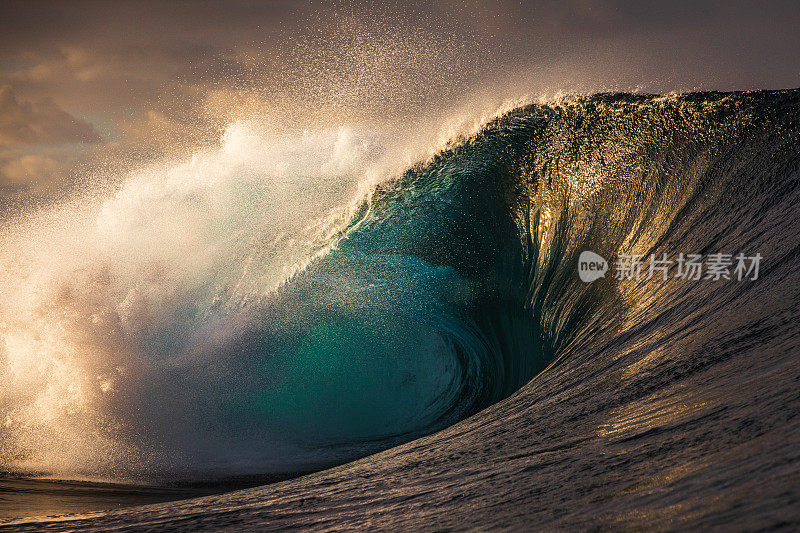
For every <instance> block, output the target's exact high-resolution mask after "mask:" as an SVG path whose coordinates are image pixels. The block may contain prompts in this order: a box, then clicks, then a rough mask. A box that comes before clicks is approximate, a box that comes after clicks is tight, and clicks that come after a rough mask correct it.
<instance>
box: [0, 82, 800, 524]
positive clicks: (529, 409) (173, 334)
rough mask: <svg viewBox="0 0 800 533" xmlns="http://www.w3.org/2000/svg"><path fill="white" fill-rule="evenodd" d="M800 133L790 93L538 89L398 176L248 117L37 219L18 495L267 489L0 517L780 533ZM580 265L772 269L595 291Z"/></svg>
mask: <svg viewBox="0 0 800 533" xmlns="http://www.w3.org/2000/svg"><path fill="white" fill-rule="evenodd" d="M799 146H800V90H788V91H757V92H746V93H688V94H682V95H671V96H653V95H631V94H598V95H594V96H575V97H564V98H559V99H556V100H552V101H546V102H538V103H532V104H528V105H524V106H521V107H517V108H515V109H512V110H509V111H507V112H503V113H501V114H500V115H499V116H497V117H496V118H494V119H492V120H489V121H488V122H486V123H485V124H483V125H482V126H481V127H480V128H479V129H478V130H477V131H476V132H472V133H468V134H465V135H461V136H456V137H454V138H452V139H450V141H449V142H448V143H446V144H444V145H443V146H442V147H441V149H437V150H436V151H435V152H434V153H433V154H432V155H430V156H428V155H424V156H423V155H417V159H416V161H413V160H412V162H411V163H409V164H407V163H406V162H407V159H404V158H403V157H400V156H399V155H398V153H396V152H394V151H393V148H392V147H390V146H387V145H386V144H385V143H384V142H383V141H382V138H381V137H380V135H375V134H373V133H372V132H360V131H358V130H357V129H349V128H336V129H329V130H321V131H317V132H311V131H306V132H301V133H299V134H296V135H281V136H270V135H267V134H264V133H263V132H259V131H258V129H257V128H256V127H255V126H253V125H250V124H247V123H244V122H242V123H237V124H234V125H232V126H231V127H229V128H228V130H227V131H226V133H225V135H224V136H223V140H222V142H221V144H220V146H219V147H216V148H211V149H208V150H205V151H201V152H198V153H196V154H194V155H193V156H191V157H190V158H188V159H183V160H177V161H164V162H160V163H157V164H153V165H151V166H148V167H146V168H143V169H140V170H137V171H135V172H133V173H131V174H130V175H129V176H128V177H127V178H126V179H125V180H124V181H123V182H122V183H121V184H120V185H119V186H117V187H114V188H112V189H111V190H109V191H107V192H103V193H102V194H98V193H96V192H95V193H93V194H86V195H77V196H76V197H74V198H72V199H70V200H68V201H64V202H61V203H59V204H58V205H56V206H53V207H48V208H44V209H41V210H38V211H36V212H33V213H29V214H26V215H20V216H19V217H16V218H15V219H14V220H13V221H10V222H6V223H5V224H4V225H3V227H2V230H3V231H2V234H0V282H1V283H0V382H2V383H3V387H2V389H0V473H2V474H1V476H2V477H0V481H3V480H5V481H4V482H5V483H6V484H7V485H6V487H7V488H6V494H12V496H10V498H11V499H12V500H13V497H14V496H13V493H14V491H17V492H20V491H22V490H23V489H22V488H20V487H21V485H18V484H17V485H15V484H14V483H21V482H23V481H24V482H25V483H35V482H37V480H41V479H42V478H47V479H55V480H83V481H91V482H92V483H89V484H87V485H86V487H88V488H87V489H86V490H88V491H89V492H90V493H91V491H92V490H96V489H97V487H102V486H106V487H107V485H103V483H104V482H105V483H114V484H115V485H114V487H127V489H125V490H132V489H131V487H141V489H137V490H142V491H145V492H146V491H148V490H150V491H151V493H150V494H151V496H152V495H153V493H154V491H168V490H170V489H171V487H174V486H176V485H180V486H181V487H193V486H198V484H205V486H207V485H208V484H209V483H211V484H213V483H217V484H223V485H217V486H218V487H220V486H226V487H229V486H233V485H231V484H236V483H242V480H247V484H249V485H258V484H259V483H260V485H259V486H254V487H253V486H251V487H248V488H244V489H240V490H226V491H221V490H219V489H218V490H216V491H212V492H218V493H216V494H212V495H206V496H202V497H194V498H189V499H183V500H179V501H167V502H160V503H155V504H150V505H146V506H138V507H127V508H118V509H111V507H114V506H111V505H109V506H108V509H110V510H108V509H104V510H98V509H100V508H99V507H98V508H96V509H92V508H91V507H90V506H89V507H82V508H78V507H76V508H74V509H69V508H68V506H62V507H60V509H61V512H67V511H70V510H72V511H75V512H76V513H77V514H72V515H66V516H59V517H50V518H48V517H44V516H34V515H33V514H32V513H30V512H22V511H17V513H16V515H15V514H14V513H13V512H9V513H8V516H7V518H3V517H2V511H0V528H3V527H8V528H14V529H18V530H26V529H28V530H37V531H38V530H77V531H106V530H111V529H113V530H128V529H130V530H133V529H140V528H149V529H153V530H170V529H176V528H193V529H215V530H216V529H226V528H227V529H231V530H241V529H243V528H258V529H267V530H268V529H285V528H304V529H323V530H324V529H331V528H337V529H338V528H361V529H364V528H369V529H419V528H426V529H450V528H455V529H470V528H478V529H521V528H537V529H576V528H579V529H587V528H599V529H643V528H644V529H654V530H661V529H663V530H669V529H675V528H682V529H688V528H692V529H694V528H724V527H730V526H731V524H735V525H736V526H737V527H741V528H744V529H760V528H775V529H795V528H797V527H798V526H800V511H798V509H800V501H798V500H800V490H798V478H797V473H798V467H799V466H800V446H798V444H800V422H799V421H798V417H797V413H800V389H799V388H798V384H799V383H800V361H799V360H798V359H797V351H798V345H799V341H798V339H799V337H800V330H799V329H798V327H797V325H796V324H797V316H798V311H799V309H798V306H800V291H799V290H798V287H800V284H799V283H798V282H800V267H798V265H797V261H798V259H799V258H800V237H798V234H797V231H796V228H798V223H799V222H800V211H798V210H797V209H796V205H797V202H798V200H800V198H798V180H799V178H800V151H798V147H799ZM387 176H388V178H387ZM585 250H592V251H593V252H596V253H597V254H599V255H600V256H602V257H604V258H606V259H608V260H609V261H612V262H613V260H614V259H616V258H619V257H624V256H629V255H642V256H650V255H654V256H658V257H661V256H662V255H663V254H667V255H668V256H670V257H677V256H678V255H679V254H681V253H683V254H702V255H704V256H707V255H709V254H715V253H727V254H738V253H745V254H747V255H754V254H756V253H758V254H760V255H761V256H762V257H763V260H762V264H761V267H760V272H759V276H758V278H757V279H753V280H745V281H738V280H735V279H732V280H725V279H722V280H717V281H712V280H708V279H701V280H685V279H675V278H669V279H663V278H662V277H660V276H653V277H647V276H642V277H640V278H639V279H616V278H615V277H614V276H611V275H608V276H606V277H603V278H600V279H598V280H596V281H593V282H591V283H585V282H583V281H581V279H580V278H579V276H578V257H579V255H580V254H581V252H582V251H585ZM274 479H284V480H283V481H280V482H275V483H270V484H263V483H264V482H266V481H271V480H274ZM224 484H227V485H224ZM15 487H16V488H15ZM30 487H31V486H30V485H26V486H25V489H24V490H36V489H35V487H36V485H34V489H31V488H30ZM178 497H186V494H183V493H182V495H176V494H172V495H170V494H166V496H165V497H163V498H159V497H156V496H154V497H153V501H156V500H158V499H164V500H168V499H171V498H173V499H174V498H178ZM142 503H145V502H142ZM56 507H57V506H56ZM0 509H2V507H0ZM43 514H60V513H54V512H53V510H50V511H48V510H44V511H43Z"/></svg>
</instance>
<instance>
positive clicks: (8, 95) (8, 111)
mask: <svg viewBox="0 0 800 533" xmlns="http://www.w3.org/2000/svg"><path fill="white" fill-rule="evenodd" d="M100 140H101V139H100V135H99V134H98V133H97V131H96V130H95V129H94V127H93V126H92V125H91V124H89V123H88V122H85V121H83V120H80V119H78V118H75V117H73V116H72V115H70V114H69V113H67V112H66V111H64V110H63V109H61V108H60V107H59V106H58V105H56V104H55V103H54V102H52V101H51V100H43V101H39V102H26V101H23V100H20V99H19V98H17V96H16V94H15V93H14V91H13V89H12V88H11V86H9V85H3V86H0V145H33V144H62V143H97V142H99V141H100Z"/></svg>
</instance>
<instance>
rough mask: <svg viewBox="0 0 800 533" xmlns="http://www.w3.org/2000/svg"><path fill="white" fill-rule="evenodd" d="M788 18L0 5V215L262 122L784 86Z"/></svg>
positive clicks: (615, 7)
mask: <svg viewBox="0 0 800 533" xmlns="http://www.w3.org/2000/svg"><path fill="white" fill-rule="evenodd" d="M798 52H800V9H798V8H797V4H796V3H795V2H790V1H786V2H769V1H768V2H737V1H732V2H728V1H718V2H713V1H699V2H667V1H658V2H646V1H645V2H636V1H626V0H608V1H603V0H581V1H574V2H538V1H536V2H519V1H516V2H512V1H501V0H496V1H461V2H456V1H445V2H437V1H435V0H428V1H420V2H393V1H387V2H376V3H366V2H353V1H350V2H294V1H272V2H269V1H267V2H256V1H250V0H226V1H224V2H209V1H198V2H184V1H174V2H148V1H142V0H139V1H135V2H112V1H107V2H88V1H79V0H78V1H72V2H57V1H52V2H41V1H35V0H25V1H15V0H4V1H3V2H2V3H1V4H0V215H1V214H2V212H3V210H5V209H10V206H18V205H23V204H25V205H27V204H29V203H36V202H40V201H43V199H47V198H52V197H55V196H57V195H59V194H63V193H64V191H68V190H70V189H72V188H74V187H76V186H78V185H77V184H80V183H84V182H85V179H86V176H87V175H90V174H98V173H105V174H115V173H116V174H119V173H120V172H121V171H122V170H124V169H125V168H130V167H133V166H136V165H141V164H143V163H144V162H147V161H150V160H153V159H157V158H162V157H167V156H171V155H175V154H182V153H190V152H191V151H192V150H196V149H197V148H198V147H202V146H207V145H211V144H213V143H215V142H218V140H219V138H220V134H221V132H222V131H224V129H225V127H226V125H228V124H230V123H231V122H233V121H235V120H238V119H242V118H243V117H253V116H258V117H262V120H263V121H265V122H267V123H269V124H271V126H272V127H274V128H278V129H284V130H289V131H291V130H303V129H309V128H311V129H313V128H324V127H335V126H337V125H343V124H357V125H362V126H365V127H381V126H386V125H387V124H388V125H392V126H393V127H394V128H395V130H396V131H399V132H402V131H408V129H409V128H416V127H419V125H420V124H421V123H422V122H424V121H426V120H427V121H431V120H436V117H439V116H442V115H443V114H446V113H448V112H451V111H453V110H456V109H460V110H462V111H463V110H467V112H468V111H469V110H470V109H475V110H477V109H479V108H481V106H486V105H489V104H492V105H494V104H495V103H499V102H501V101H503V100H506V99H516V98H521V97H523V96H526V95H528V96H530V95H545V96H547V95H558V94H563V93H587V92H596V91H609V90H613V91H618V90H624V91H645V92H658V93H663V92H672V91H679V92H683V91H691V90H751V89H779V88H794V87H797V86H800V58H799V56H798Z"/></svg>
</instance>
